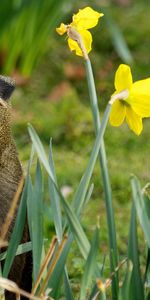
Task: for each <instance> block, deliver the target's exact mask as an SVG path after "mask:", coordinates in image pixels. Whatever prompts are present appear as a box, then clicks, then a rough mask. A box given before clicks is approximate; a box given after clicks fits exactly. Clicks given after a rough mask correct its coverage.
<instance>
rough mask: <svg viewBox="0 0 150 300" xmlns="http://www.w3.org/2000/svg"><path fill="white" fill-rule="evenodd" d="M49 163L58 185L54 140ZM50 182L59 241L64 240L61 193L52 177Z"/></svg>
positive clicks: (52, 206)
mask: <svg viewBox="0 0 150 300" xmlns="http://www.w3.org/2000/svg"><path fill="white" fill-rule="evenodd" d="M49 164H50V169H51V171H52V174H53V178H54V180H55V184H56V186H57V178H56V174H55V167H54V161H53V152H52V141H50V150H49ZM48 184H49V195H50V203H51V208H52V213H53V219H54V225H55V230H56V234H57V238H58V242H61V240H62V216H61V208H60V197H59V194H58V192H57V191H56V189H55V186H54V184H53V181H52V180H51V178H50V177H49V178H48Z"/></svg>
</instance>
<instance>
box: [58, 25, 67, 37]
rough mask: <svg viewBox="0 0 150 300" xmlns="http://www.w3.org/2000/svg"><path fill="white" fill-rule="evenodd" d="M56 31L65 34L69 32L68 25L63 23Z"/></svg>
mask: <svg viewBox="0 0 150 300" xmlns="http://www.w3.org/2000/svg"><path fill="white" fill-rule="evenodd" d="M56 32H57V33H58V34H59V35H63V34H64V33H65V32H67V26H66V25H65V24H64V23H61V24H60V26H59V27H57V28H56Z"/></svg>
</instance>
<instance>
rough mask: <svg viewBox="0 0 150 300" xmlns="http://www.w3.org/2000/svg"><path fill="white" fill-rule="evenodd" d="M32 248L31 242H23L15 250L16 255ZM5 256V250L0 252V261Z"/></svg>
mask: <svg viewBox="0 0 150 300" xmlns="http://www.w3.org/2000/svg"><path fill="white" fill-rule="evenodd" d="M31 250H32V243H31V242H27V243H24V244H20V245H19V246H18V248H17V251H16V255H20V254H23V253H26V252H29V251H31ZM6 256H7V251H5V252H3V253H1V254H0V261H1V260H4V259H5V258H6Z"/></svg>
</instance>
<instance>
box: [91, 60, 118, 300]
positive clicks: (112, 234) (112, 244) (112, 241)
mask: <svg viewBox="0 0 150 300" xmlns="http://www.w3.org/2000/svg"><path fill="white" fill-rule="evenodd" d="M85 67H86V76H87V81H88V88H89V95H90V104H91V110H92V114H93V122H94V129H95V134H96V135H97V132H98V129H99V128H100V126H101V123H100V115H99V109H98V101H97V95H96V89H95V82H94V77H93V71H92V67H91V62H90V60H89V59H87V60H85ZM99 161H100V168H101V175H102V179H103V186H104V194H105V205H106V213H107V226H108V234H109V251H110V266H111V272H114V270H115V268H116V267H117V265H118V251H117V242H116V229H115V219H114V211H113V206H112V192H111V185H110V180H109V174H108V168H107V158H106V152H105V145H104V141H103V142H102V145H101V148H100V151H99ZM117 290H118V278H117V276H116V277H114V278H113V281H112V299H113V300H116V299H117Z"/></svg>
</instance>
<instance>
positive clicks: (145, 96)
mask: <svg viewBox="0 0 150 300" xmlns="http://www.w3.org/2000/svg"><path fill="white" fill-rule="evenodd" d="M130 98H131V100H130V102H131V106H132V108H133V110H134V111H135V112H136V113H137V114H138V115H140V116H141V117H142V118H143V117H150V78H147V79H144V80H139V81H136V82H134V83H133V86H132V89H131V92H130Z"/></svg>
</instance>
